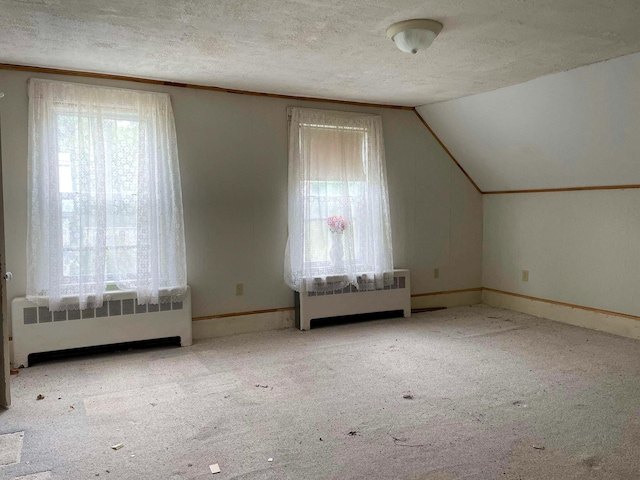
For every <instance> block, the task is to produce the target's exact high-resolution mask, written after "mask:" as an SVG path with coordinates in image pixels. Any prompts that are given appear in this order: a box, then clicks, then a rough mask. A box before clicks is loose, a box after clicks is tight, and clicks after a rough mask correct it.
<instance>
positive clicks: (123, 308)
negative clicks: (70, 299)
mask: <svg viewBox="0 0 640 480" xmlns="http://www.w3.org/2000/svg"><path fill="white" fill-rule="evenodd" d="M11 321H12V329H13V330H12V336H13V349H12V350H13V354H12V356H11V365H12V366H13V367H14V368H20V367H27V366H28V365H29V355H30V354H32V353H44V352H53V351H57V350H67V349H70V348H81V347H94V346H98V345H109V344H114V343H123V342H134V341H138V340H151V339H155V338H167V337H180V345H182V346H183V347H186V346H189V345H191V341H192V339H191V289H190V288H187V293H186V294H185V297H184V300H183V301H182V302H175V303H172V302H164V303H160V304H159V305H138V304H137V300H136V294H135V292H118V291H115V292H109V293H108V294H107V295H105V301H104V305H103V307H102V308H98V309H93V308H92V309H87V310H82V311H81V310H68V311H62V312H51V311H49V309H48V308H47V307H37V306H36V305H35V304H33V303H31V302H30V301H29V300H27V299H26V298H24V297H19V298H14V299H13V301H12V302H11Z"/></svg>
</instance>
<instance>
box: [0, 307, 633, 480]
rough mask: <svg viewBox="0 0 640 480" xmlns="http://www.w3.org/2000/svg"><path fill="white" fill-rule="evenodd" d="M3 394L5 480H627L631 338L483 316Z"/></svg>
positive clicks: (221, 346)
mask: <svg viewBox="0 0 640 480" xmlns="http://www.w3.org/2000/svg"><path fill="white" fill-rule="evenodd" d="M11 386H12V395H13V406H12V407H11V408H10V409H8V410H4V411H1V412H0V436H1V434H11V436H10V437H6V438H7V440H6V442H5V443H6V444H7V445H9V444H10V443H11V444H15V445H17V447H16V448H17V449H18V450H19V451H18V452H17V457H16V462H17V463H10V464H8V465H5V466H0V478H6V479H13V478H23V477H24V479H28V480H31V479H48V478H51V479H95V478H98V477H100V478H110V479H212V480H216V479H218V480H223V479H232V478H233V479H252V480H254V479H291V480H304V479H407V480H445V479H476V478H478V479H563V480H569V479H637V478H640V342H639V341H636V340H632V339H628V338H622V337H616V336H613V335H609V334H606V333H601V332H596V331H592V330H586V329H582V328H577V327H573V326H569V325H565V324H561V323H556V322H552V321H548V320H544V319H540V318H536V317H532V316H529V315H525V314H521V313H516V312H511V311H508V310H502V309H497V308H492V307H487V306H482V305H479V306H474V307H458V308H450V309H447V310H440V311H436V312H428V313H420V314H415V315H414V316H413V317H412V318H409V319H390V320H378V321H371V322H361V323H354V324H344V325H339V326H331V327H324V328H316V329H313V330H311V331H308V332H300V331H297V330H295V329H287V330H279V331H271V332H263V333H255V334H245V335H236V336H231V337H225V338H218V339H211V340H205V341H199V342H197V343H195V344H194V345H193V346H192V347H188V348H156V349H151V350H133V351H129V352H122V353H117V354H109V355H106V354H101V355H95V356H89V357H82V358H75V359H69V360H57V361H53V362H49V363H43V364H37V365H35V366H33V367H30V368H27V369H23V370H21V371H20V374H19V375H17V376H14V377H12V385H11ZM38 395H44V398H43V399H40V400H38V399H37V396H38ZM21 432H24V433H21ZM118 444H122V447H121V448H119V449H113V448H112V447H113V446H115V445H118ZM0 445H2V442H0ZM7 448H9V447H7ZM7 451H8V450H7ZM5 454H7V452H5ZM7 455H9V456H11V453H10V452H9V453H8V454H7ZM7 455H5V456H7ZM270 459H271V461H269V460H270ZM213 464H218V466H219V468H220V473H217V474H212V473H211V470H210V468H209V466H210V465H213Z"/></svg>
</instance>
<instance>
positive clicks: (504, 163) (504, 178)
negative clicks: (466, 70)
mask: <svg viewBox="0 0 640 480" xmlns="http://www.w3.org/2000/svg"><path fill="white" fill-rule="evenodd" d="M639 85H640V53H636V54H633V55H627V56H625V57H621V58H616V59H614V60H609V61H607V62H601V63H598V64H596V65H589V66H585V67H581V68H576V69H574V70H571V71H569V72H562V73H557V74H555V75H548V76H546V77H543V78H538V79H535V80H532V81H530V82H526V83H522V84H519V85H512V86H509V87H505V88H501V89H499V90H494V91H492V92H487V93H482V94H480V95H474V96H472V97H465V98H460V99H456V100H450V101H447V102H440V103H437V104H433V105H425V106H422V107H419V108H418V111H419V113H420V114H421V115H422V116H423V117H424V118H425V119H426V120H427V121H428V122H429V124H430V126H431V127H432V128H433V130H434V131H435V132H436V134H437V135H438V137H439V138H440V139H441V140H442V141H443V142H444V143H445V145H447V147H448V148H449V150H450V151H451V153H452V154H453V155H454V156H455V158H456V160H458V162H459V163H460V164H461V165H462V167H463V168H464V169H465V170H466V171H467V173H469V175H470V176H471V178H473V180H474V181H475V182H476V183H477V184H478V186H479V187H480V189H481V190H483V191H484V192H492V191H503V190H528V189H548V188H567V187H591V186H606V185H640V161H638V158H640V135H638V132H639V131H640V88H639V87H638V86H639Z"/></svg>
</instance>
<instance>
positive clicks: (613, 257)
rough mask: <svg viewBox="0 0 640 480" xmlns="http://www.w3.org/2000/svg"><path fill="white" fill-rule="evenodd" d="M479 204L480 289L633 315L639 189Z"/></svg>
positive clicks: (491, 199) (638, 290) (639, 261)
mask: <svg viewBox="0 0 640 480" xmlns="http://www.w3.org/2000/svg"><path fill="white" fill-rule="evenodd" d="M483 200H484V253H483V282H482V284H483V286H484V287H489V288H495V289H498V290H503V291H508V292H512V293H520V294H523V295H528V296H532V297H538V298H543V299H548V300H555V301H560V302H565V303H571V304H574V305H581V306H586V307H591V308H598V309H602V310H608V311H613V312H618V313H625V314H629V315H637V316H640V214H639V212H640V190H604V191H577V192H556V193H523V194H507V195H485V196H484V197H483ZM523 269H524V270H529V281H528V282H523V281H522V280H521V272H522V270H523Z"/></svg>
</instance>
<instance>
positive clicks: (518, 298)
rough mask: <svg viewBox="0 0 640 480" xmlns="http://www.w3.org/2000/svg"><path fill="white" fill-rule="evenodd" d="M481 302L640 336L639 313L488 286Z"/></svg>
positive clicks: (594, 328)
mask: <svg viewBox="0 0 640 480" xmlns="http://www.w3.org/2000/svg"><path fill="white" fill-rule="evenodd" d="M482 302H483V303H485V304H487V305H491V306H494V307H500V308H506V309H509V310H515V311H517V312H522V313H527V314H529V315H534V316H536V317H543V318H547V319H549V320H554V321H557V322H562V323H568V324H570V325H575V326H578V327H584V328H590V329H592V330H599V331H601V332H607V333H612V334H614V335H620V336H623V337H629V338H635V339H638V340H640V321H639V320H640V317H638V316H636V315H629V314H626V313H620V312H612V311H609V310H602V309H599V308H592V307H585V306H583V305H575V304H572V303H565V302H558V301H555V300H548V299H545V298H538V297H531V296H529V295H522V294H519V293H513V292H506V291H503V290H497V289H494V288H487V287H485V288H483V289H482Z"/></svg>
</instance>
